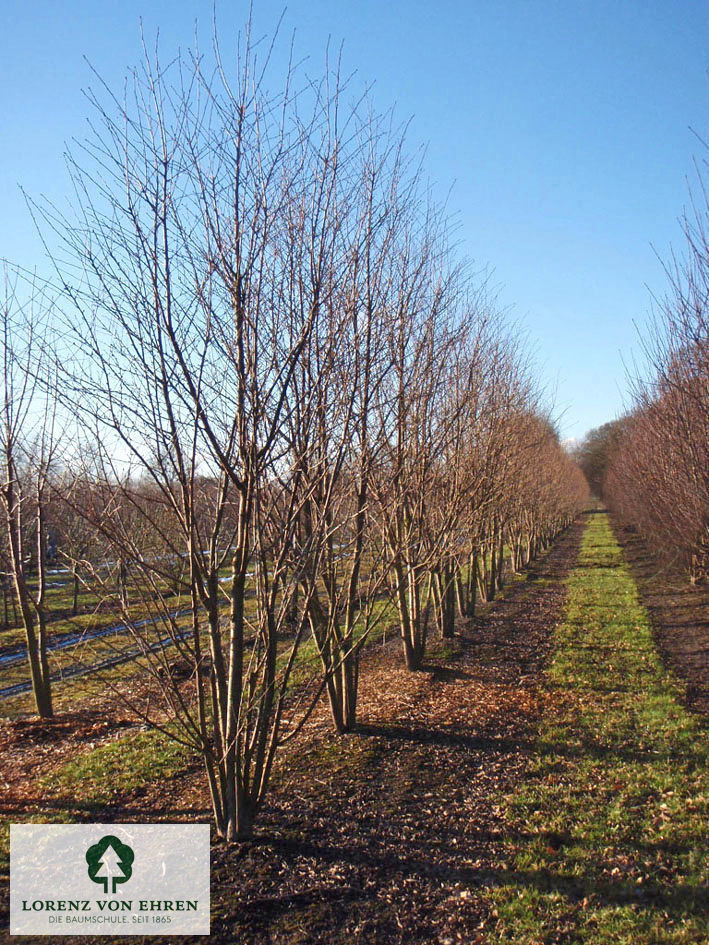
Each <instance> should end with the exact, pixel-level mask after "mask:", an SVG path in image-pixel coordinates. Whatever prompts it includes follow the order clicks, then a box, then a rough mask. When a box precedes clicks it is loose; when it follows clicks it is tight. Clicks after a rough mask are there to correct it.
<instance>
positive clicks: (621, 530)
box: [613, 523, 709, 716]
mask: <svg viewBox="0 0 709 945" xmlns="http://www.w3.org/2000/svg"><path fill="white" fill-rule="evenodd" d="M613 530H614V532H615V534H616V537H617V539H618V542H619V544H620V546H621V548H622V549H623V554H624V556H625V559H626V561H627V562H628V564H629V565H630V569H631V571H632V573H633V577H634V578H635V581H636V583H637V586H638V591H639V593H640V596H641V598H642V601H643V604H644V605H645V607H646V608H647V610H648V613H649V614H650V619H651V621H652V626H653V631H654V635H655V642H656V644H657V648H658V650H659V651H660V654H661V655H662V658H663V660H664V662H665V665H666V666H668V667H669V668H670V669H671V670H672V672H673V673H675V675H676V676H677V677H678V678H679V679H681V680H682V681H683V682H684V683H685V685H686V705H687V707H688V708H689V709H691V710H692V711H694V712H698V713H700V714H701V715H705V716H709V586H708V585H696V586H693V585H692V584H690V583H689V581H688V580H687V576H686V574H682V573H677V572H676V571H672V570H671V569H667V568H666V567H663V566H662V565H661V564H659V563H658V562H657V561H656V560H655V559H654V558H653V556H652V554H651V552H650V550H649V549H648V546H647V544H646V543H645V542H644V541H643V540H642V538H640V536H639V535H638V534H637V533H636V532H634V531H633V530H631V529H629V528H626V527H624V526H622V525H620V524H619V523H614V525H613Z"/></svg>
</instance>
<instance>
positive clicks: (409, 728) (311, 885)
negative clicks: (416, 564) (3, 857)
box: [5, 523, 583, 945]
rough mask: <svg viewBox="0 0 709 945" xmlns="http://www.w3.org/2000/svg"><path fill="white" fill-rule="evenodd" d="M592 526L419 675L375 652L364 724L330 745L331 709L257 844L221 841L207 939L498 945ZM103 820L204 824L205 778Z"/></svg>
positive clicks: (261, 944) (292, 768)
mask: <svg viewBox="0 0 709 945" xmlns="http://www.w3.org/2000/svg"><path fill="white" fill-rule="evenodd" d="M582 530H583V523H579V524H577V525H574V526H572V528H571V529H570V530H569V531H568V532H567V533H566V535H564V536H563V537H562V538H561V539H560V540H559V542H557V544H556V546H555V547H554V548H553V549H552V551H551V552H550V553H549V554H548V555H547V556H545V557H544V558H543V559H542V560H541V561H540V562H538V563H537V564H536V565H535V566H534V567H533V568H532V569H531V571H530V572H529V574H528V576H527V580H523V581H520V582H518V583H515V584H513V585H511V586H510V587H508V588H507V589H506V593H505V596H504V598H502V599H501V600H499V601H497V602H496V603H495V604H493V605H492V606H490V607H489V608H488V609H487V611H486V612H485V613H484V614H483V615H481V616H479V617H478V618H477V619H476V620H475V622H474V623H473V624H472V625H471V623H470V622H467V624H465V625H464V624H461V625H459V627H458V632H457V635H456V638H455V640H454V641H453V642H452V647H450V648H449V649H448V650H447V652H446V653H445V656H440V657H439V658H436V659H434V660H431V662H430V664H429V665H427V666H426V667H425V669H424V671H423V672H420V673H409V672H407V671H406V670H405V669H404V668H403V665H402V662H403V661H402V656H401V652H400V644H399V641H398V640H397V639H396V638H394V639H391V638H390V639H389V641H388V642H387V643H386V645H383V646H382V645H376V646H374V645H373V646H372V647H371V648H370V650H369V652H368V654H367V656H366V658H365V660H364V665H363V668H362V679H361V684H360V710H359V716H360V721H361V724H360V726H359V730H358V731H357V732H356V733H355V734H352V735H349V736H346V737H337V736H335V735H334V734H333V733H332V731H331V726H330V723H329V719H328V716H327V711H326V709H325V707H324V706H323V707H322V709H321V710H319V711H318V712H317V713H316V715H315V717H314V718H313V719H312V720H311V723H309V725H308V727H307V728H306V730H304V732H303V733H302V734H301V736H300V737H299V738H298V739H297V740H295V741H294V743H293V746H292V748H291V749H290V750H289V751H287V752H285V754H284V758H283V759H282V761H281V763H280V764H279V766H278V769H277V771H276V773H275V780H274V785H273V789H272V791H271V794H270V796H269V803H268V805H267V807H266V808H265V809H264V811H263V812H262V814H261V816H260V819H259V823H258V828H257V836H256V838H255V839H254V840H253V841H251V842H249V843H245V844H240V845H233V846H230V847H226V846H225V845H223V844H221V843H216V844H215V845H214V846H213V850H212V902H213V922H212V934H211V936H210V941H212V942H214V943H239V945H247V943H248V945H296V943H308V945H310V943H313V945H315V943H322V945H342V943H347V945H353V943H357V942H361V943H367V945H379V943H381V945H384V943H386V945H396V943H406V945H424V943H425V945H431V943H435V942H439V943H442V945H443V943H454V942H466V943H468V945H471V943H475V942H479V943H482V942H485V941H486V938H485V929H486V927H488V925H489V923H491V922H493V923H494V921H495V916H494V915H490V913H489V906H488V904H487V899H486V896H485V889H486V888H487V887H489V886H491V885H493V884H494V883H495V882H496V877H497V875H498V874H499V873H501V872H504V870H505V868H506V864H505V862H504V858H503V857H504V854H503V830H504V824H503V820H502V816H501V811H500V809H499V807H498V804H499V801H500V798H501V797H502V796H503V795H505V794H507V793H509V792H511V791H512V790H514V788H515V785H516V784H518V783H519V780H520V779H522V778H523V777H524V774H525V770H526V768H527V765H528V761H529V757H530V753H531V751H532V749H533V743H534V732H535V730H536V723H537V720H538V718H539V713H540V710H541V701H540V697H539V694H538V682H539V678H540V674H541V673H542V672H543V670H544V667H545V665H546V663H547V661H548V658H549V655H550V652H551V647H552V641H551V637H552V633H553V628H554V626H555V624H556V623H557V622H558V621H559V620H560V619H561V617H562V614H563V604H564V598H565V587H564V585H563V584H562V581H563V578H564V577H565V576H566V574H567V573H568V571H569V569H570V568H571V567H572V566H573V564H574V563H575V561H576V556H577V552H578V546H579V542H580V536H581V532H582ZM87 721H89V720H87ZM91 724H96V722H95V720H91V722H89V725H87V728H90V726H91ZM70 727H71V726H70ZM5 734H6V735H7V734H9V733H5ZM25 734H29V732H28V733H25ZM57 734H59V733H57ZM88 734H89V733H88V732H82V738H81V740H83V738H85V737H86V736H87V735H88ZM91 734H92V735H94V737H97V736H98V737H97V740H98V741H100V740H101V736H103V737H104V738H106V737H115V735H116V734H117V733H116V732H110V733H109V732H108V731H106V732H99V731H96V730H94V732H92V733H91ZM67 738H68V744H67V743H66V742H64V743H62V739H61V738H59V739H57V740H54V744H53V745H52V748H50V749H49V750H50V751H52V750H53V751H55V752H56V751H60V752H61V754H62V755H63V754H64V752H65V751H70V750H71V748H72V747H73V748H74V750H75V749H76V747H77V744H76V740H75V736H74V737H71V738H69V737H68V732H67ZM60 743H61V747H60ZM71 743H73V745H72V744H71ZM65 744H67V747H66V748H65ZM48 747H49V746H48ZM45 763H47V762H45ZM38 767H39V768H43V767H44V765H43V764H41V763H40V764H39V766H38ZM33 773H34V774H35V776H36V774H38V773H39V772H38V771H37V770H35V771H34V772H33ZM16 786H17V787H19V785H16ZM24 788H25V790H24V791H23V795H24V796H23V801H24V802H25V803H26V804H29V805H30V809H31V805H32V803H33V801H32V798H31V797H30V796H28V795H29V794H31V789H29V790H28V788H27V785H26V784H25V785H24ZM44 800H45V802H46V800H47V799H46V798H45V799H44ZM35 802H36V803H37V805H38V806H39V805H40V803H41V799H40V798H39V797H37V798H36V801H35ZM105 814H106V816H105V817H102V818H101V819H102V820H105V821H106V822H108V821H110V820H115V821H121V820H128V821H129V820H134V821H140V820H148V821H149V820H162V819H168V820H182V819H187V820H199V821H205V820H208V819H209V809H208V801H207V796H206V791H205V787H204V783H203V779H202V776H201V774H200V772H199V771H190V772H188V773H186V774H185V775H183V776H181V777H179V778H176V779H175V780H174V781H173V782H172V783H171V784H165V783H160V784H159V785H152V786H148V788H147V789H145V790H142V791H139V792H136V794H135V795H134V796H133V797H132V798H126V799H125V801H124V803H122V805H121V806H120V807H117V808H114V809H111V810H107V811H106V812H105ZM47 941H50V940H49V939H47ZM65 941H73V939H71V940H69V939H65ZM129 941H130V939H129ZM145 941H146V942H157V941H158V939H157V938H155V937H151V938H150V939H145ZM164 941H165V942H171V943H175V945H176V943H177V942H179V941H182V939H180V938H177V937H175V936H171V937H169V938H165V939H164ZM191 941H194V942H200V941H204V938H201V939H197V938H196V939H192V940H191Z"/></svg>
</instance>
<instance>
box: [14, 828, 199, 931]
mask: <svg viewBox="0 0 709 945" xmlns="http://www.w3.org/2000/svg"><path fill="white" fill-rule="evenodd" d="M10 934H11V935H114V936H116V935H185V934H191V935H208V934H209V824H11V825H10Z"/></svg>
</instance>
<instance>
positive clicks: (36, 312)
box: [0, 266, 56, 718]
mask: <svg viewBox="0 0 709 945" xmlns="http://www.w3.org/2000/svg"><path fill="white" fill-rule="evenodd" d="M4 289H5V291H4V297H3V304H2V309H1V311H0V319H1V323H0V331H1V332H2V335H1V337H2V359H3V398H2V424H1V426H0V451H1V454H2V458H1V460H0V462H1V463H2V467H1V475H2V486H1V487H0V504H1V506H2V510H3V516H4V526H5V528H4V533H5V539H6V545H7V548H6V555H7V562H8V569H9V572H10V575H11V580H12V584H13V589H14V592H15V595H16V598H17V602H18V606H19V611H20V616H21V620H22V626H23V628H24V631H25V636H26V639H27V655H28V659H29V666H30V677H31V681H32V692H33V695H34V699H35V704H36V707H37V712H38V714H39V715H40V716H41V717H42V718H51V717H52V715H53V709H52V693H51V681H50V672H49V662H48V658H47V611H46V606H45V603H46V597H45V595H46V554H45V551H46V508H47V502H48V492H49V489H48V481H49V475H50V470H51V468H52V463H53V462H54V459H55V450H56V439H55V431H54V422H55V410H54V401H53V398H52V391H53V390H54V386H53V383H52V378H51V376H50V377H49V378H47V377H46V376H43V375H46V364H43V362H42V358H41V352H42V347H43V344H44V337H43V332H44V330H45V328H46V324H45V321H46V315H47V310H48V302H47V300H46V299H45V298H44V297H43V294H42V293H41V292H40V291H39V290H38V289H37V287H36V286H35V285H34V284H32V283H31V282H30V283H29V284H27V283H26V281H25V280H23V279H21V278H20V276H19V274H17V273H12V272H11V271H10V269H9V267H7V266H6V267H5V269H4ZM42 381H45V382H46V383H41V382H42ZM32 539H33V544H34V549H32V548H31V547H30V542H31V541H32ZM32 563H33V564H34V568H35V572H36V574H35V580H36V586H35V588H34V589H33V588H32V586H31V584H30V575H29V568H30V565H31V564H32Z"/></svg>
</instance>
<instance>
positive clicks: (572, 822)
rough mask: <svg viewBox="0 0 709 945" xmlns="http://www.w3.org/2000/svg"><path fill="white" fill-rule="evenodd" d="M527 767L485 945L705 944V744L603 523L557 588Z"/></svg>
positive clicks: (509, 808) (708, 914)
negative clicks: (560, 593) (557, 622)
mask: <svg viewBox="0 0 709 945" xmlns="http://www.w3.org/2000/svg"><path fill="white" fill-rule="evenodd" d="M546 689H547V692H546V698H545V711H544V717H543V720H542V723H541V731H540V734H539V736H538V741H537V745H536V751H535V756H534V762H533V764H532V766H531V769H530V771H529V774H528V777H527V778H526V779H525V782H524V784H523V785H522V787H521V789H520V790H519V791H518V792H517V793H515V794H514V795H511V796H510V797H508V798H507V799H506V808H505V814H506V818H507V821H508V830H509V834H508V836H509V846H510V851H509V854H510V855H509V860H508V863H507V864H506V869H505V870H504V872H503V873H502V876H501V884H500V885H498V886H497V887H495V888H494V889H493V890H492V893H491V895H492V897H493V902H494V905H493V910H494V911H493V915H495V914H496V915H497V916H498V921H497V927H496V929H495V930H494V932H493V933H492V934H491V935H490V941H491V942H495V943H503V942H504V943H515V945H531V943H535V945H537V943H544V945H554V943H565V945H566V943H568V945H571V943H594V945H601V943H609V945H610V943H613V945H650V943H679V942H682V943H686V942H691V943H697V945H698V943H702V945H706V943H707V942H709V739H707V726H706V724H705V723H704V722H703V721H702V720H700V719H697V718H695V717H693V716H691V715H690V714H689V713H688V712H687V711H686V710H685V709H684V708H683V707H682V705H681V702H680V696H681V689H680V688H679V686H678V685H677V683H676V682H675V681H674V680H673V679H672V678H671V677H670V676H669V674H668V673H667V671H666V670H665V669H664V667H663V666H662V663H661V661H660V659H659V656H658V654H657V652H656V650H655V647H654V644H653V639H652V631H651V627H650V623H649V620H648V616H647V613H646V611H645V610H644V608H643V607H642V606H641V604H640V602H639V600H638V595H637V590H636V587H635V582H634V580H633V578H632V576H631V575H630V572H629V570H628V568H627V566H626V564H625V562H624V560H623V557H622V554H621V550H620V547H619V545H618V543H617V541H616V539H615V537H614V535H613V532H612V530H611V527H610V523H609V521H608V517H607V515H605V514H596V515H592V516H591V517H590V521H589V524H588V527H587V530H586V532H585V534H584V539H583V544H582V548H581V554H580V558H579V562H578V566H577V568H576V569H575V570H574V571H573V573H572V574H571V576H570V578H569V580H568V599H567V606H566V616H565V620H564V623H563V624H562V625H561V626H560V627H559V629H558V631H557V656H556V658H555V660H554V662H553V664H552V666H551V667H550V670H549V673H548V676H547V682H546Z"/></svg>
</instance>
